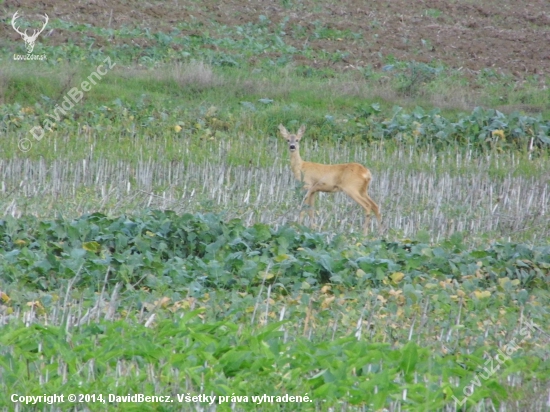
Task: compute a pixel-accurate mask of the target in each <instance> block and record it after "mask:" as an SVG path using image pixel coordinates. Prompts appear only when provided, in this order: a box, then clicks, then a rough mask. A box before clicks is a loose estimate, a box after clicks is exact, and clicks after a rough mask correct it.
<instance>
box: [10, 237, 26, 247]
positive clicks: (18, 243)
mask: <svg viewBox="0 0 550 412" xmlns="http://www.w3.org/2000/svg"><path fill="white" fill-rule="evenodd" d="M13 243H15V244H16V245H17V246H25V245H26V244H27V241H26V240H23V239H17V240H16V241H14V242H13Z"/></svg>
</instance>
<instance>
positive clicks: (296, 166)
mask: <svg viewBox="0 0 550 412" xmlns="http://www.w3.org/2000/svg"><path fill="white" fill-rule="evenodd" d="M303 164H304V161H303V160H302V158H301V157H300V150H299V149H296V150H295V151H294V152H290V168H291V169H292V173H294V178H295V179H296V180H302V178H303V177H302V171H303V169H302V166H303Z"/></svg>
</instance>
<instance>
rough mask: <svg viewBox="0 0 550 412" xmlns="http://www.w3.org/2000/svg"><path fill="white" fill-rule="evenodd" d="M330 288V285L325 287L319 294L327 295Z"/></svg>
mask: <svg viewBox="0 0 550 412" xmlns="http://www.w3.org/2000/svg"><path fill="white" fill-rule="evenodd" d="M331 289H332V287H331V286H330V285H325V286H323V287H322V288H321V293H328V292H330V291H331Z"/></svg>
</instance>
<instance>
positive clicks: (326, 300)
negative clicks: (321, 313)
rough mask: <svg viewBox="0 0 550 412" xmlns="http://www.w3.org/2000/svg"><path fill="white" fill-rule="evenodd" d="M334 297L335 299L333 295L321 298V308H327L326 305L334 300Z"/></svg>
mask: <svg viewBox="0 0 550 412" xmlns="http://www.w3.org/2000/svg"><path fill="white" fill-rule="evenodd" d="M334 299H336V297H335V296H329V297H328V298H326V299H325V300H323V302H322V303H321V308H322V309H328V307H329V306H330V304H331V303H332V302H334Z"/></svg>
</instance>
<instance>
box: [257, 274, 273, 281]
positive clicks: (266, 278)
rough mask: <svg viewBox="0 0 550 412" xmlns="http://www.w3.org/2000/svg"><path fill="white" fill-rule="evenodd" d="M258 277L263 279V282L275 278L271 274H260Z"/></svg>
mask: <svg viewBox="0 0 550 412" xmlns="http://www.w3.org/2000/svg"><path fill="white" fill-rule="evenodd" d="M260 276H261V277H262V279H265V280H269V279H273V278H274V277H275V275H274V274H273V273H269V272H260Z"/></svg>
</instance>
